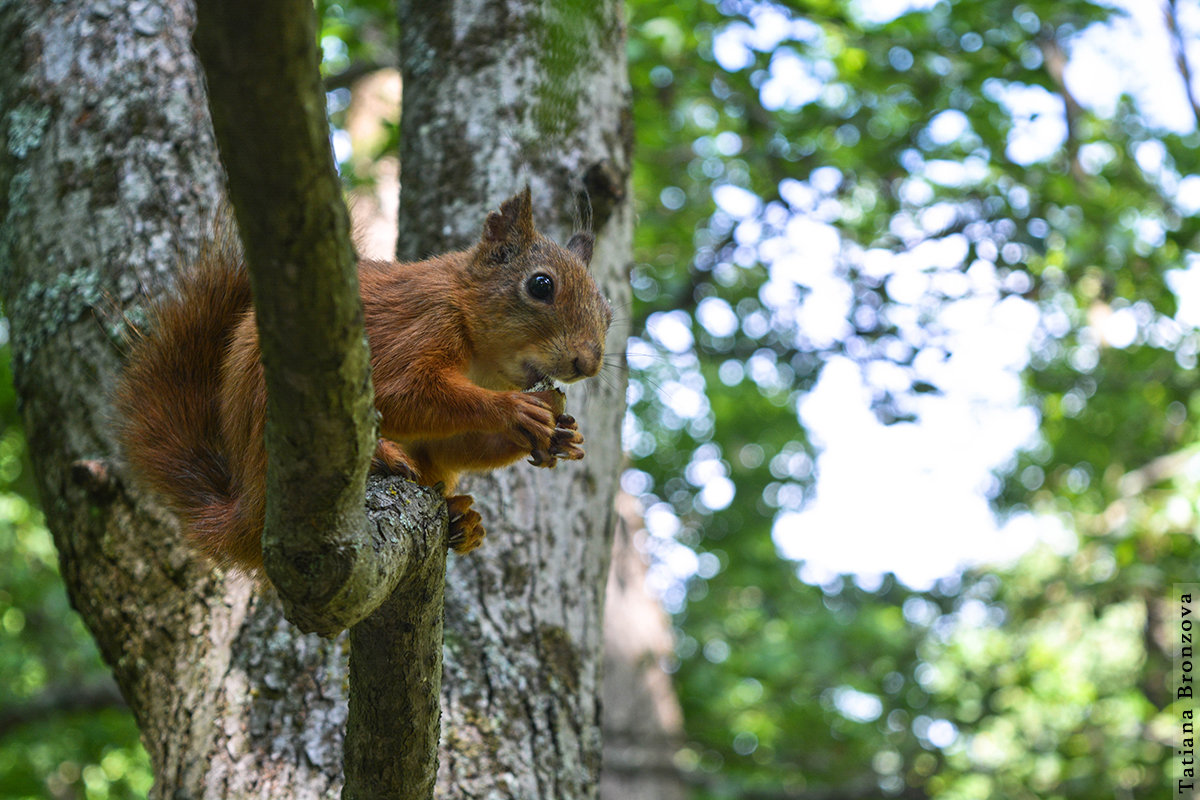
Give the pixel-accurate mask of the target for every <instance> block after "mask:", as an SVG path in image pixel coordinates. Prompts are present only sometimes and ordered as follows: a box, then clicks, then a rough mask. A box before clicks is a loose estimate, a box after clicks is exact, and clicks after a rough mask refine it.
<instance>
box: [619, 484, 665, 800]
mask: <svg viewBox="0 0 1200 800" xmlns="http://www.w3.org/2000/svg"><path fill="white" fill-rule="evenodd" d="M617 511H618V513H619V514H620V518H621V524H620V525H618V526H617V535H616V538H615V540H614V541H613V563H612V569H610V570H609V572H608V591H607V593H606V595H605V601H604V617H605V622H606V624H605V626H604V694H603V698H604V776H603V780H601V782H600V800H684V798H685V797H687V787H686V785H685V784H684V782H683V779H682V777H681V773H680V771H679V770H678V769H677V768H676V767H675V761H674V758H675V752H676V751H677V750H678V749H679V746H680V745H681V744H682V741H683V709H681V708H680V707H679V699H678V698H677V697H676V696H675V687H674V686H673V685H672V683H671V676H670V674H668V673H667V672H666V670H664V669H663V662H664V661H665V660H666V659H668V658H670V657H671V656H672V654H673V653H674V650H675V634H674V631H672V629H671V618H670V617H668V616H667V612H666V611H664V610H663V607H662V604H661V603H659V601H658V599H657V598H655V597H653V596H652V595H651V594H650V591H649V590H648V589H647V588H646V571H647V570H646V561H645V557H644V556H643V554H642V553H641V552H639V550H638V548H637V546H636V545H635V543H634V542H635V539H636V538H637V537H638V536H646V535H647V534H646V531H645V529H644V528H643V526H642V514H641V509H640V508H639V504H638V501H637V500H636V499H634V498H633V497H631V496H630V495H628V494H625V493H624V492H622V493H621V494H620V495H619V497H618V498H617ZM612 621H615V624H607V623H609V622H612Z"/></svg>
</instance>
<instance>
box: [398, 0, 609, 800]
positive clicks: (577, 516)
mask: <svg viewBox="0 0 1200 800" xmlns="http://www.w3.org/2000/svg"><path fill="white" fill-rule="evenodd" d="M400 19H401V31H402V43H401V62H402V70H403V72H404V100H403V105H404V113H403V117H402V120H401V142H402V146H401V170H402V176H401V182H402V186H403V189H402V191H401V210H400V232H399V237H398V249H399V251H400V256H401V258H411V257H414V256H420V255H424V254H427V253H430V252H437V251H440V250H445V249H452V248H456V247H462V246H464V245H467V244H469V243H471V242H472V241H474V240H475V239H476V238H477V237H478V235H479V231H480V227H481V224H482V221H483V219H484V215H485V213H486V212H487V210H489V209H491V208H494V207H495V206H496V205H497V204H498V203H499V201H500V200H501V199H503V198H504V197H506V196H507V195H508V194H510V193H512V192H513V191H514V190H516V189H519V188H520V187H521V185H522V184H523V183H525V182H528V183H530V184H531V186H532V189H533V196H534V202H535V218H536V220H537V222H538V225H539V227H540V228H541V229H542V230H543V231H545V232H547V233H549V234H550V235H552V236H553V237H554V238H556V239H557V240H559V241H565V240H566V238H567V236H568V235H569V234H570V232H571V230H572V228H573V226H574V225H575V224H576V223H577V221H578V220H579V219H580V217H581V216H582V214H581V212H580V211H579V210H578V209H579V205H578V202H579V198H580V194H581V193H582V192H583V190H584V189H587V190H588V192H589V193H590V195H591V207H592V209H593V212H594V227H595V232H596V234H597V243H596V250H595V256H594V258H593V260H592V272H593V274H594V275H595V277H596V279H597V281H598V282H599V283H600V285H601V287H602V289H603V290H604V291H605V293H606V294H607V295H608V296H609V298H610V299H611V300H612V303H613V306H614V308H616V309H618V320H619V321H618V323H617V324H616V325H615V326H614V330H613V331H612V332H611V335H610V337H609V341H608V348H607V352H608V354H609V355H608V360H609V362H610V364H611V363H614V362H619V361H620V360H621V359H622V358H623V353H624V349H625V337H626V333H627V331H626V328H625V321H624V318H625V316H626V315H624V314H622V313H621V310H623V309H625V308H627V307H628V301H629V292H628V284H627V281H626V271H627V268H628V266H629V263H630V260H631V236H632V220H633V215H632V209H631V207H630V204H629V201H628V175H629V148H630V139H631V131H630V129H629V117H628V85H627V78H626V70H625V56H624V49H625V33H624V11H623V8H622V5H621V4H620V3H619V2H615V1H614V0H607V1H604V2H596V3H592V2H586V3H584V2H571V3H541V2H528V1H526V2H506V3H497V2H487V0H462V1H460V2H456V3H453V4H444V3H425V2H415V0H404V2H401V4H400ZM624 399H625V376H624V372H623V369H620V368H613V367H609V368H607V369H606V370H605V372H604V373H603V374H602V376H601V377H600V378H599V379H597V380H592V381H587V382H585V383H583V384H582V385H576V386H574V387H572V388H571V389H570V390H569V391H568V397H567V411H568V413H570V414H572V415H574V416H575V417H576V418H577V419H578V420H579V427H580V430H581V431H582V432H583V433H584V435H585V436H586V437H587V444H586V445H585V447H586V449H587V452H588V456H587V458H586V459H584V460H583V461H581V462H578V463H571V464H564V465H560V466H559V467H558V468H557V469H555V470H553V471H550V470H534V469H531V468H529V467H525V466H522V465H518V466H517V467H514V468H513V469H510V470H505V471H502V472H498V473H493V474H492V475H490V476H488V477H486V478H479V479H474V480H472V481H471V482H470V483H469V485H468V486H467V487H465V490H467V491H470V492H471V493H472V494H474V495H475V497H476V508H478V509H479V511H480V513H481V514H483V515H484V521H485V525H487V528H488V537H487V539H486V540H485V542H484V546H483V548H482V549H481V550H479V551H478V552H477V554H473V555H472V556H469V557H466V558H453V557H452V558H451V563H450V567H449V570H448V577H447V586H446V648H445V658H446V666H445V679H444V685H443V698H442V699H443V712H444V715H443V734H442V758H441V769H440V774H439V779H438V789H439V794H440V795H442V796H446V797H491V798H520V799H521V800H527V799H529V798H584V797H594V796H595V794H596V787H597V783H598V779H599V769H600V729H599V695H600V663H601V651H602V624H601V623H602V620H601V616H602V608H603V596H604V582H605V575H606V574H607V568H608V559H609V552H610V543H611V535H612V531H613V529H614V526H615V514H614V511H613V496H614V493H615V491H616V477H617V474H618V471H619V468H620V463H619V459H620V422H621V418H622V415H623V411H624Z"/></svg>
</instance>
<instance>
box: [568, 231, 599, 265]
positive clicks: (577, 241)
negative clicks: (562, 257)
mask: <svg viewBox="0 0 1200 800" xmlns="http://www.w3.org/2000/svg"><path fill="white" fill-rule="evenodd" d="M595 243H596V237H594V236H592V235H591V234H590V233H588V232H587V231H579V232H578V233H575V234H573V235H572V236H571V238H570V239H568V240H567V249H568V250H570V251H571V252H572V253H574V254H575V256H576V257H577V258H578V259H579V260H580V261H582V262H583V265H584V266H585V267H586V266H587V265H589V264H590V263H592V246H593V245H594V244H595Z"/></svg>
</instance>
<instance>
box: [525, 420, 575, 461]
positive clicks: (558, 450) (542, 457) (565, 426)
mask: <svg viewBox="0 0 1200 800" xmlns="http://www.w3.org/2000/svg"><path fill="white" fill-rule="evenodd" d="M581 444H583V434H581V433H580V432H579V426H578V424H577V423H576V422H575V418H574V417H572V416H571V415H569V414H559V415H558V418H557V419H555V421H554V435H553V436H551V437H550V447H549V448H548V449H546V450H534V451H532V452H531V453H530V454H529V463H530V464H533V465H534V466H535V467H547V468H549V469H554V467H555V466H557V464H558V459H560V458H565V459H566V460H568V461H578V460H579V459H581V458H583V456H584V452H583V448H582V447H580V446H579V445H581Z"/></svg>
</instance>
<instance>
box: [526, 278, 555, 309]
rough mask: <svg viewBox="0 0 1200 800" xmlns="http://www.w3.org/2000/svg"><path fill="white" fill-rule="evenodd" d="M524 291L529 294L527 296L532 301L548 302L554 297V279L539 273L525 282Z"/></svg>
mask: <svg viewBox="0 0 1200 800" xmlns="http://www.w3.org/2000/svg"><path fill="white" fill-rule="evenodd" d="M525 291H527V292H529V296H530V297H532V298H533V299H534V300H545V301H547V302H549V300H550V298H552V297H553V296H554V279H553V278H551V277H550V276H549V275H547V274H545V273H544V272H539V273H538V274H537V275H532V276H530V278H529V280H527V281H526V282H525Z"/></svg>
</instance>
